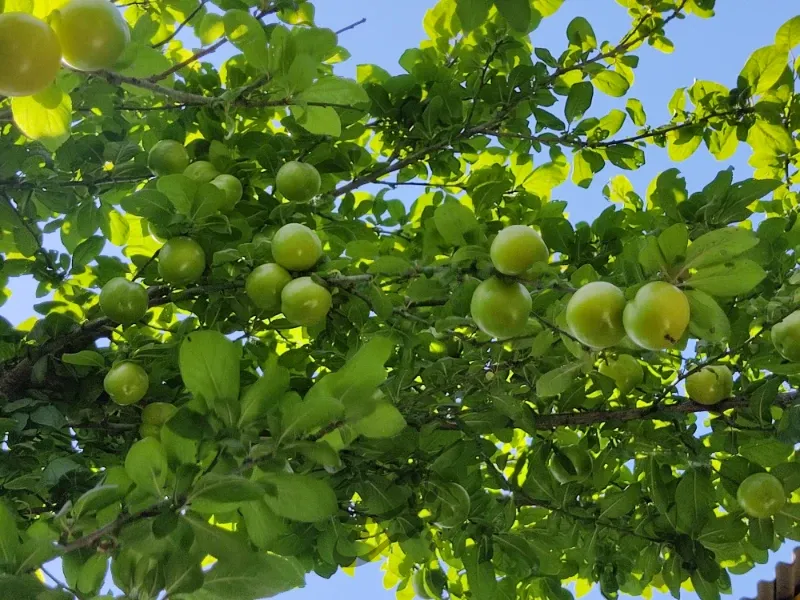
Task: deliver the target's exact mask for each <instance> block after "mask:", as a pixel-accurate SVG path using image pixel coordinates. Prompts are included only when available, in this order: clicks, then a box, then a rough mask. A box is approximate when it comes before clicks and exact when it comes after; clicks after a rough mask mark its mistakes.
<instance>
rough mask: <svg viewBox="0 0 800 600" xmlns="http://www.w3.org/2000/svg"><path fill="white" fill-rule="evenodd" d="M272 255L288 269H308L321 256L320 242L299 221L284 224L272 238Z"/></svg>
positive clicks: (313, 232) (317, 237)
mask: <svg viewBox="0 0 800 600" xmlns="http://www.w3.org/2000/svg"><path fill="white" fill-rule="evenodd" d="M272 257H273V258H274V259H275V262H276V263H278V264H279V265H280V266H282V267H283V268H284V269H288V270H289V271H308V270H309V269H310V268H311V267H313V266H314V265H316V264H317V263H318V262H319V259H320V258H322V242H321V241H320V239H319V236H318V235H317V234H316V232H315V231H313V230H311V229H309V228H308V227H306V226H305V225H302V224H300V223H289V224H287V225H284V226H283V227H281V228H280V229H278V231H277V232H275V235H274V236H273V238H272Z"/></svg>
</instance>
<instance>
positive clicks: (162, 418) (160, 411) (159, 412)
mask: <svg viewBox="0 0 800 600" xmlns="http://www.w3.org/2000/svg"><path fill="white" fill-rule="evenodd" d="M176 412H178V409H177V407H176V406H175V405H174V404H170V403H169V402H151V403H150V404H148V405H147V406H145V407H144V409H142V423H144V424H145V425H155V426H157V427H161V426H162V425H163V424H164V423H166V422H167V421H169V420H170V419H171V418H172V415H174V414H175V413H176Z"/></svg>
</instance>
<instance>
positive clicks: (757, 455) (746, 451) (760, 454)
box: [739, 438, 793, 469]
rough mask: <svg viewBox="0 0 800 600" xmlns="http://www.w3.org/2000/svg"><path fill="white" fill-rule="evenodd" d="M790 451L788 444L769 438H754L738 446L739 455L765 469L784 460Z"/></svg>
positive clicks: (791, 450) (790, 447) (790, 453)
mask: <svg viewBox="0 0 800 600" xmlns="http://www.w3.org/2000/svg"><path fill="white" fill-rule="evenodd" d="M792 452H793V449H792V446H791V445H790V444H784V443H783V442H779V441H778V440H776V439H771V438H756V439H753V440H750V441H749V442H747V443H746V444H742V445H741V446H739V454H740V455H741V456H743V457H744V458H746V459H747V460H749V461H750V462H753V463H755V464H757V465H761V466H762V467H764V468H766V469H771V468H772V467H776V466H778V465H779V464H781V463H784V462H786V460H787V459H788V458H789V456H791V455H792Z"/></svg>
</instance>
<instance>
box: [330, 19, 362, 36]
mask: <svg viewBox="0 0 800 600" xmlns="http://www.w3.org/2000/svg"><path fill="white" fill-rule="evenodd" d="M366 22H367V18H366V17H364V18H363V19H359V20H358V21H356V22H355V23H350V25H348V26H347V27H342V28H341V29H339V30H338V31H335V32H334V33H335V34H336V35H339V34H340V33H344V32H345V31H350V30H351V29H355V28H356V27H358V26H359V25H363V24H364V23H366Z"/></svg>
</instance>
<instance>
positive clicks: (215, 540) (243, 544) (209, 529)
mask: <svg viewBox="0 0 800 600" xmlns="http://www.w3.org/2000/svg"><path fill="white" fill-rule="evenodd" d="M181 519H182V520H183V521H184V522H186V523H189V525H190V526H191V528H192V531H193V533H194V539H195V548H196V549H197V550H200V551H201V552H204V553H205V554H210V555H211V556H214V557H216V558H218V559H219V560H235V561H242V560H247V557H248V556H252V552H251V550H250V547H249V546H248V545H247V537H245V536H244V535H243V534H242V532H240V531H235V532H234V531H229V530H228V529H223V528H222V527H217V526H216V525H212V524H211V523H209V522H208V521H207V520H206V519H205V518H204V517H200V516H198V515H196V514H194V513H187V514H186V515H184V516H182V517H181Z"/></svg>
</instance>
